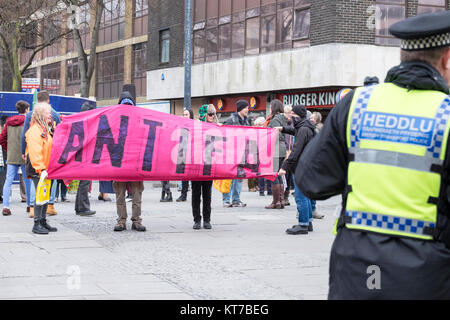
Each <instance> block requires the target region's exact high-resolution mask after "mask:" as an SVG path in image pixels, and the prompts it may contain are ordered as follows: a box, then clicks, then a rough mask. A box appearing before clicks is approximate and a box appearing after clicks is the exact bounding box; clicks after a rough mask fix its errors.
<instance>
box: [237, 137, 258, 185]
mask: <svg viewBox="0 0 450 320" xmlns="http://www.w3.org/2000/svg"><path fill="white" fill-rule="evenodd" d="M250 153H251V154H252V155H253V159H256V163H255V164H250V163H248V156H249V155H250ZM244 168H247V169H250V170H251V171H252V172H254V173H256V174H258V171H259V149H258V144H257V143H256V141H255V140H247V142H246V143H245V154H244V158H243V159H242V161H241V163H240V164H239V165H238V168H237V176H238V177H239V178H245V176H246V175H245V171H244Z"/></svg>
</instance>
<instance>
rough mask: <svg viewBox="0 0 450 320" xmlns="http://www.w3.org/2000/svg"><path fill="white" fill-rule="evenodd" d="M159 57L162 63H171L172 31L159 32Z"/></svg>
mask: <svg viewBox="0 0 450 320" xmlns="http://www.w3.org/2000/svg"><path fill="white" fill-rule="evenodd" d="M159 49H160V52H159V57H160V60H159V62H160V63H169V61H170V31H169V29H167V30H162V31H160V32H159Z"/></svg>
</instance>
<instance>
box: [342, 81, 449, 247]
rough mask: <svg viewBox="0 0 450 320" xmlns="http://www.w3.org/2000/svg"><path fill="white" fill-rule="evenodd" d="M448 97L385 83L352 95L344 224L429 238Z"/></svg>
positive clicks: (434, 214) (445, 135)
mask: <svg viewBox="0 0 450 320" xmlns="http://www.w3.org/2000/svg"><path fill="white" fill-rule="evenodd" d="M449 117H450V96H446V95H445V94H444V93H442V92H439V91H431V90H430V91H428V90H409V89H404V88H401V87H398V86H396V85H394V84H392V83H384V84H380V85H375V86H368V87H362V88H358V89H356V90H355V94H354V98H353V101H352V104H351V107H350V110H349V116H348V122H347V146H348V150H349V154H350V161H349V165H348V177H347V178H348V182H347V183H348V193H347V201H346V207H345V213H344V215H345V216H343V217H342V218H343V219H344V222H345V226H346V227H347V228H349V229H358V230H366V231H371V232H376V233H381V234H389V235H396V236H404V237H412V238H419V239H425V240H432V239H433V232H434V229H435V227H436V220H437V201H438V198H439V192H440V187H441V169H442V166H443V163H444V158H445V153H446V146H447V138H448V134H449V121H448V120H449Z"/></svg>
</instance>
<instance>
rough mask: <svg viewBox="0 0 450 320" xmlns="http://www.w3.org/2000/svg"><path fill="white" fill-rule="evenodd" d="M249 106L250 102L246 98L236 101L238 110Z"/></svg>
mask: <svg viewBox="0 0 450 320" xmlns="http://www.w3.org/2000/svg"><path fill="white" fill-rule="evenodd" d="M247 107H248V102H247V101H246V100H239V101H238V102H236V111H237V112H239V111H242V110H243V109H245V108H247Z"/></svg>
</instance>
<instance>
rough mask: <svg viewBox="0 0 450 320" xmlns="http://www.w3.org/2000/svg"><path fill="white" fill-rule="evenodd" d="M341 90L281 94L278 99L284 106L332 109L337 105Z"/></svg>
mask: <svg viewBox="0 0 450 320" xmlns="http://www.w3.org/2000/svg"><path fill="white" fill-rule="evenodd" d="M339 91H340V89H334V90H327V91H313V92H311V91H310V92H290V93H279V94H277V99H279V100H281V102H283V104H284V105H291V106H292V105H297V104H302V105H304V106H306V107H307V108H332V107H334V106H335V104H336V103H337V100H336V97H337V94H338V92H339Z"/></svg>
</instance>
